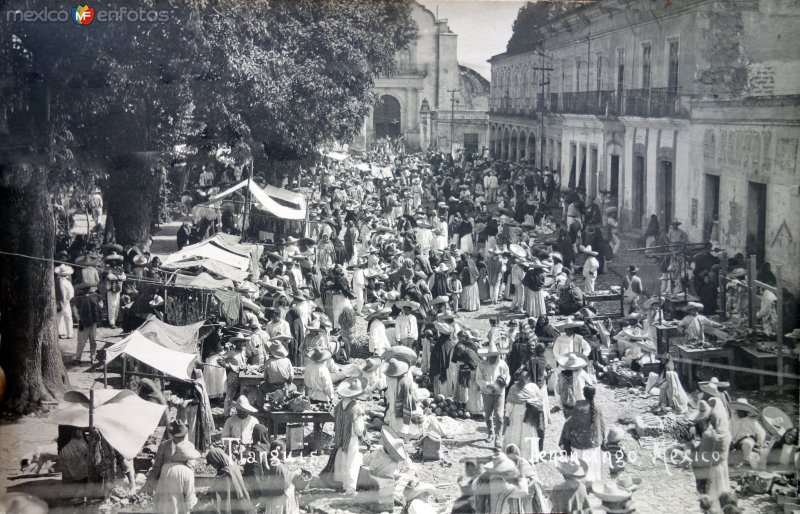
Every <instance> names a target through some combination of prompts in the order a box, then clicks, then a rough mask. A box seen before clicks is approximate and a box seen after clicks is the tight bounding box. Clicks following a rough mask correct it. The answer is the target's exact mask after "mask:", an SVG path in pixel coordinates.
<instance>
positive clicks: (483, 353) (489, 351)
mask: <svg viewBox="0 0 800 514" xmlns="http://www.w3.org/2000/svg"><path fill="white" fill-rule="evenodd" d="M506 353H508V350H505V349H501V348H498V347H497V343H495V342H494V341H489V344H488V346H486V348H479V349H478V355H479V356H480V357H491V356H493V355H501V354H506Z"/></svg>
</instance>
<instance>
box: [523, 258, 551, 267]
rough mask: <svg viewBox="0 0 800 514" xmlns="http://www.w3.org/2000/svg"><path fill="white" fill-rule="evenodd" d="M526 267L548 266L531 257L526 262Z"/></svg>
mask: <svg viewBox="0 0 800 514" xmlns="http://www.w3.org/2000/svg"><path fill="white" fill-rule="evenodd" d="M528 267H530V268H535V269H547V268H549V266H548V265H547V264H542V262H541V261H540V260H539V259H533V260H531V261H529V262H528Z"/></svg>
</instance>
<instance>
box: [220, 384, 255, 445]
mask: <svg viewBox="0 0 800 514" xmlns="http://www.w3.org/2000/svg"><path fill="white" fill-rule="evenodd" d="M234 407H235V408H236V414H234V415H233V416H231V417H229V418H228V419H227V420H225V425H223V427H222V437H223V438H226V437H230V438H235V439H239V440H240V441H241V442H242V444H246V445H249V444H252V443H253V429H254V428H255V427H256V425H258V419H256V418H255V416H253V414H254V413H256V412H258V411H257V410H256V408H255V407H253V406H252V405H250V401H249V400H248V399H247V397H246V396H240V397H239V399H238V400H236V403H234Z"/></svg>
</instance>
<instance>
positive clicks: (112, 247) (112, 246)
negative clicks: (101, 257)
mask: <svg viewBox="0 0 800 514" xmlns="http://www.w3.org/2000/svg"><path fill="white" fill-rule="evenodd" d="M100 248H102V249H103V250H105V251H108V250H111V251H114V252H116V253H122V252H123V251H125V249H124V248H122V245H120V244H117V243H106V244H104V245H103V246H101V247H100Z"/></svg>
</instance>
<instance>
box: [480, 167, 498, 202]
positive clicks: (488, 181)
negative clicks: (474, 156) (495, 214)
mask: <svg viewBox="0 0 800 514" xmlns="http://www.w3.org/2000/svg"><path fill="white" fill-rule="evenodd" d="M497 188H498V183H497V172H496V171H495V170H493V169H492V170H489V174H488V175H486V176H485V177H483V189H485V190H486V203H497Z"/></svg>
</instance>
